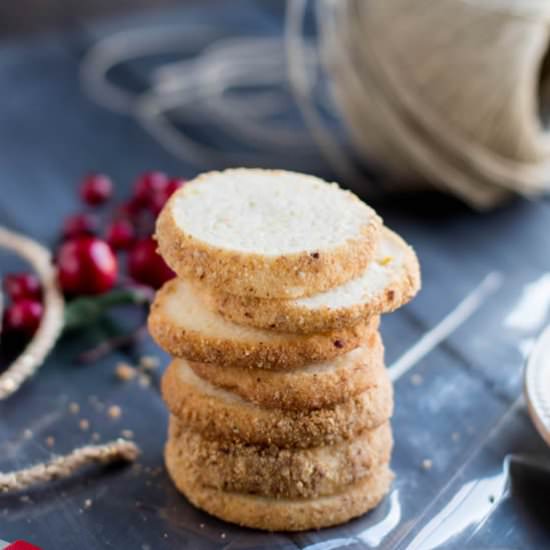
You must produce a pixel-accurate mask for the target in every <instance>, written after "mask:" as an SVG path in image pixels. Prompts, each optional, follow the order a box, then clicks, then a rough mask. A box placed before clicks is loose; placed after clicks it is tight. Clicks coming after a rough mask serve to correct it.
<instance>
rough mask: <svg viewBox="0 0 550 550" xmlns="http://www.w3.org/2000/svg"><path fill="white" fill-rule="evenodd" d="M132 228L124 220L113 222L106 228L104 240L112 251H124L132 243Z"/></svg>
mask: <svg viewBox="0 0 550 550" xmlns="http://www.w3.org/2000/svg"><path fill="white" fill-rule="evenodd" d="M134 237H135V230H134V226H133V225H132V224H131V223H130V222H129V221H128V220H127V219H124V218H121V219H119V220H115V221H114V222H113V223H112V224H111V225H110V226H109V227H108V228H107V233H106V236H105V240H106V241H107V243H109V246H110V247H111V248H112V249H113V250H126V249H127V248H129V246H130V245H131V244H132V242H133V241H134Z"/></svg>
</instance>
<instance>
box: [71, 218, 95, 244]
mask: <svg viewBox="0 0 550 550" xmlns="http://www.w3.org/2000/svg"><path fill="white" fill-rule="evenodd" d="M98 225H99V224H98V220H97V218H96V217H95V216H94V215H93V214H74V215H72V216H69V217H68V218H65V221H64V222H63V239H65V240H66V239H73V238H75V237H80V236H82V235H93V234H94V233H95V232H96V231H97V227H98Z"/></svg>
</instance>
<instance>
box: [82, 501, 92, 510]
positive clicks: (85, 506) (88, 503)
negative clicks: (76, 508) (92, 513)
mask: <svg viewBox="0 0 550 550" xmlns="http://www.w3.org/2000/svg"><path fill="white" fill-rule="evenodd" d="M91 507H92V499H91V498H87V499H86V500H85V501H84V510H89V509H90V508H91Z"/></svg>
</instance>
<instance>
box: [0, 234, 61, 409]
mask: <svg viewBox="0 0 550 550" xmlns="http://www.w3.org/2000/svg"><path fill="white" fill-rule="evenodd" d="M0 247H3V248H7V249H9V250H12V251H13V252H15V253H16V254H18V255H19V256H21V257H22V258H24V259H25V260H27V261H28V262H29V263H30V264H31V265H32V267H33V268H34V270H35V271H36V273H37V275H38V277H39V279H40V282H41V284H42V289H43V304H44V314H43V317H42V321H41V323H40V326H39V327H38V330H37V331H36V334H35V335H34V337H33V339H32V340H31V342H30V343H29V344H28V345H27V347H26V348H25V350H24V351H23V353H22V354H21V355H20V356H19V357H18V358H17V359H16V360H15V361H14V362H13V363H12V364H11V365H10V366H9V367H8V369H7V370H6V371H5V372H4V373H3V374H2V375H1V376H0V400H2V399H6V398H7V397H9V396H10V395H12V394H13V393H15V392H16V391H17V390H18V389H19V388H20V386H21V385H22V384H23V383H24V382H25V380H27V379H28V378H30V377H31V376H32V375H33V374H34V373H35V372H36V371H37V370H38V369H39V367H40V366H41V365H42V363H43V362H44V359H45V358H46V356H47V355H48V353H49V352H50V350H51V349H52V347H53V346H54V344H55V342H56V340H57V338H58V337H59V335H60V334H61V331H62V329H63V312H64V301H63V296H62V294H61V292H60V291H59V289H58V287H57V281H56V272H55V268H54V266H53V263H52V258H51V254H50V251H49V250H48V249H47V248H45V247H44V246H42V245H41V244H39V243H37V242H36V241H33V240H32V239H29V238H28V237H24V236H23V235H20V234H18V233H15V232H13V231H10V230H8V229H5V228H3V227H0Z"/></svg>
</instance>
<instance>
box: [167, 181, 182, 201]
mask: <svg viewBox="0 0 550 550" xmlns="http://www.w3.org/2000/svg"><path fill="white" fill-rule="evenodd" d="M184 183H185V180H184V179H183V178H172V179H171V180H170V181H169V182H168V184H167V185H166V195H167V197H168V198H170V197H171V196H172V195H173V194H174V193H175V192H176V191H177V190H178V189H180V188H181V187H182V186H183V184H184Z"/></svg>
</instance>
